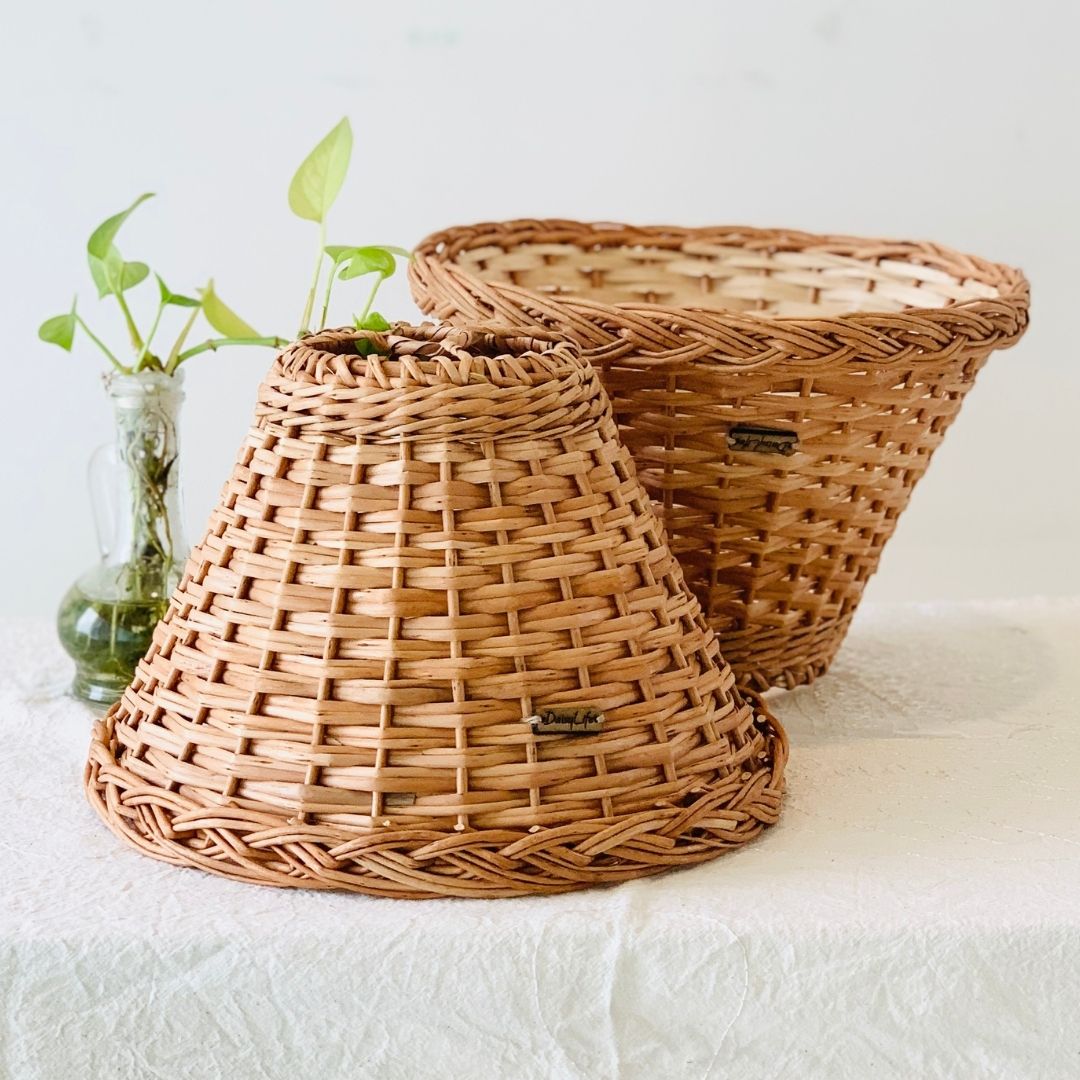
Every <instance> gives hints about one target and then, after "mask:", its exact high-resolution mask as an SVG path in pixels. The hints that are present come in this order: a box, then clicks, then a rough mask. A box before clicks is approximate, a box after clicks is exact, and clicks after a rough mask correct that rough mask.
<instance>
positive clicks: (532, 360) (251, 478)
mask: <svg viewBox="0 0 1080 1080" xmlns="http://www.w3.org/2000/svg"><path fill="white" fill-rule="evenodd" d="M513 333H516V332H513ZM358 337H364V338H366V340H369V341H371V342H373V343H374V344H375V345H376V346H377V347H378V349H379V350H380V352H381V353H385V354H386V355H372V356H368V357H362V356H360V355H358V353H357V350H356V348H355V342H356V340H357V338H358ZM578 732H580V733H578ZM785 757H786V744H785V741H784V737H783V734H782V732H781V731H780V729H779V728H778V727H776V726H775V725H774V724H773V723H772V721H771V720H770V719H769V718H768V717H767V715H766V714H765V713H764V712H763V710H761V709H760V708H755V707H753V706H752V705H751V704H749V703H748V702H747V701H746V700H745V699H744V698H743V697H742V696H741V695H740V693H739V691H738V690H737V689H736V688H735V678H734V675H733V673H732V671H731V669H730V668H729V667H727V666H726V664H724V662H723V660H722V659H721V658H720V656H719V653H718V649H717V644H716V639H715V637H714V635H713V633H712V631H711V630H709V629H708V628H707V627H706V626H705V623H704V620H703V618H702V616H701V611H700V608H699V606H698V603H697V601H696V600H695V599H694V598H693V596H692V595H691V594H690V593H689V592H688V591H687V590H686V587H685V585H684V582H683V578H682V573H681V571H680V569H679V566H678V563H677V562H676V560H675V559H674V558H673V556H672V555H671V553H670V552H669V550H668V548H667V546H666V545H665V543H664V541H663V537H662V532H661V529H660V526H659V524H658V522H657V520H656V518H655V516H654V513H653V510H652V508H651V506H650V503H649V500H648V497H647V496H646V495H645V493H644V490H643V489H642V487H641V485H640V484H639V482H638V480H637V479H636V477H635V474H634V467H633V465H632V463H631V460H630V457H629V455H628V453H627V451H626V450H625V449H624V448H623V447H622V445H621V444H620V443H619V441H618V437H617V433H616V428H615V424H614V421H613V420H612V416H611V410H610V405H609V403H608V400H607V397H606V395H605V394H604V391H603V390H602V388H601V385H600V382H599V379H598V377H597V375H596V373H595V371H594V369H593V368H592V367H591V366H589V365H588V364H587V363H585V362H583V361H582V360H581V359H580V357H579V354H578V351H577V349H576V347H574V346H572V345H569V344H565V343H562V344H558V343H555V344H553V343H551V342H550V341H546V340H537V339H532V338H523V337H518V336H500V335H498V334H496V333H491V332H480V331H466V330H462V329H455V328H450V327H443V328H438V329H437V328H434V327H431V326H427V327H420V328H412V327H405V326H401V327H398V328H396V329H395V331H394V332H393V333H392V334H390V335H389V336H388V337H384V336H381V335H357V334H354V333H351V332H346V331H330V332H324V333H322V334H320V335H318V336H316V337H309V338H307V339H305V340H303V341H302V342H300V343H298V344H296V345H293V346H292V347H291V348H289V349H288V350H286V351H285V352H284V353H282V355H281V356H280V357H279V358H278V359H277V361H276V362H275V363H274V365H273V367H272V369H271V371H270V374H269V376H268V378H267V379H266V381H265V383H264V384H263V386H262V387H261V389H260V393H259V403H258V408H257V411H256V421H255V425H254V427H253V428H252V429H251V432H250V434H249V435H248V437H247V439H246V441H245V443H244V445H243V447H242V449H241V453H240V456H239V460H238V462H237V465H236V467H235V469H234V471H233V474H232V477H231V478H230V480H229V482H228V484H227V485H226V488H225V490H224V493H223V496H222V500H221V502H220V504H219V506H218V508H217V509H216V511H215V512H214V514H213V516H212V518H211V521H210V525H209V528H208V531H207V533H206V535H205V537H204V538H203V540H202V542H201V543H200V544H199V546H198V547H196V549H195V550H194V552H193V553H192V556H191V559H190V561H189V563H188V566H187V570H186V573H185V577H184V580H183V581H182V583H181V585H180V586H179V588H178V590H177V592H176V594H175V595H174V596H173V598H172V602H171V606H170V608H169V611H168V614H167V615H166V616H165V618H164V619H163V620H162V622H161V624H160V625H159V626H158V628H157V631H156V633H155V635H154V643H153V646H152V647H151V649H150V651H149V653H148V654H147V656H146V657H145V659H143V660H142V661H141V662H140V664H139V667H138V671H137V674H136V676H135V679H134V681H133V682H132V684H131V686H130V687H129V688H128V690H127V691H126V693H125V694H124V697H123V699H122V700H121V701H120V702H119V703H118V704H117V705H116V706H115V707H114V708H113V709H112V710H111V712H110V713H109V714H108V715H107V716H106V717H105V719H104V720H103V721H102V722H100V723H99V724H98V725H97V727H96V729H95V734H94V741H93V744H92V747H91V755H90V761H89V764H88V767H87V789H88V793H89V796H90V799H91V802H92V803H93V805H94V806H95V807H96V809H97V810H98V812H99V813H100V814H101V815H102V817H103V818H104V820H105V821H106V823H107V824H108V825H109V827H110V828H112V829H113V830H114V831H116V832H117V833H119V834H120V835H121V836H122V837H124V838H125V839H126V840H128V841H129V842H130V843H132V844H134V845H136V846H137V847H138V848H140V849H141V850H143V851H145V852H146V853H147V854H150V855H153V856H155V857H156V858H160V859H165V860H167V861H170V862H174V863H182V864H189V865H193V866H197V867H201V868H203V869H205V870H210V871H214V872H216V873H220V874H227V875H230V876H233V877H237V878H242V879H244V880H247V881H252V882H259V883H265V884H271V885H290V886H301V887H310V888H336V889H352V890H357V891H361V892H369V893H375V894H379V895H384V896H401V897H424V896H468V897H482V896H510V895H515V894H520V893H529V892H560V891H564V890H567V889H574V888H579V887H582V886H585V885H590V884H595V883H600V882H615V881H621V880H623V879H626V878H630V877H635V876H638V875H644V874H653V873H656V872H658V871H660V870H663V869H665V868H667V867H674V866H682V865H686V864H690V863H696V862H700V861H703V860H705V859H710V858H713V857H714V856H716V855H719V854H721V853H722V852H724V851H726V850H728V849H730V848H732V847H735V846H736V845H738V844H741V843H743V842H744V841H747V840H750V839H752V838H753V837H755V836H757V835H758V834H759V833H760V832H761V831H762V829H763V828H764V827H765V826H767V825H770V824H772V823H773V822H774V821H775V820H776V817H777V814H778V811H779V806H780V797H781V787H782V774H783V767H784V760H785Z"/></svg>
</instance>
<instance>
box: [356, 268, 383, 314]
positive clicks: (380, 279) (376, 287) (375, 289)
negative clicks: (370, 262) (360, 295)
mask: <svg viewBox="0 0 1080 1080" xmlns="http://www.w3.org/2000/svg"><path fill="white" fill-rule="evenodd" d="M384 280H385V278H384V277H383V276H382V274H376V275H375V284H374V285H373V286H372V287H371V292H370V293H368V298H367V303H366V304H365V305H364V310H363V311H362V312H361V313H360V319H359V321H360V322H363V321H364V320H365V319H366V318H367V317H368V313H369V312H370V311H371V305H372V304H374V303H375V294H376V293H377V292H378V291H379V286H380V285H381V284H382V283H383V281H384Z"/></svg>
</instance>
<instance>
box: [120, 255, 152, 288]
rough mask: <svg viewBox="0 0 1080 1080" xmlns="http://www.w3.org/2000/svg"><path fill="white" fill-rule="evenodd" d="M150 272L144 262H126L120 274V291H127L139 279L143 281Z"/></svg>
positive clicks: (136, 283)
mask: <svg viewBox="0 0 1080 1080" xmlns="http://www.w3.org/2000/svg"><path fill="white" fill-rule="evenodd" d="M149 273H150V267H149V266H147V265H146V263H141V262H130V263H129V262H126V263H124V268H123V270H122V271H121V274H120V291H121V292H127V291H128V289H131V288H134V287H135V286H136V285H138V284H139V282H141V281H145V280H146V277H147V275H148V274H149Z"/></svg>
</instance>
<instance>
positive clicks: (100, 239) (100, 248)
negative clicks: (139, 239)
mask: <svg viewBox="0 0 1080 1080" xmlns="http://www.w3.org/2000/svg"><path fill="white" fill-rule="evenodd" d="M153 197H154V193H153V192H152V191H149V192H147V193H146V194H145V195H140V196H139V197H138V198H137V199H136V200H135V201H134V202H133V203H132V204H131V205H130V206H129V207H128V208H127V209H126V210H122V211H121V212H120V213H119V214H113V216H112V217H111V218H107V219H106V220H105V221H103V222H102V223H101V224H100V225H99V226H98V227H97V228H96V229H95V230H94V231H93V232H92V233H91V234H90V239H89V240H88V241H87V242H86V251H87V253H88V254H89V255H92V256H93V257H94V258H95V259H101V260H104V259H105V258H106V257H107V256H108V254H109V249H110V248H111V247H112V246H113V241H114V240H115V239H116V234H117V233H118V232H119V231H120V226H121V225H123V224H124V222H125V221H127V219H128V218H129V217H130V216H131V214H132V212H133V211H134V210H135V209H136V208H137V207H138V206H139V205H141V204H142V203H144V202H146V200H147V199H152V198H153ZM144 276H145V275H144Z"/></svg>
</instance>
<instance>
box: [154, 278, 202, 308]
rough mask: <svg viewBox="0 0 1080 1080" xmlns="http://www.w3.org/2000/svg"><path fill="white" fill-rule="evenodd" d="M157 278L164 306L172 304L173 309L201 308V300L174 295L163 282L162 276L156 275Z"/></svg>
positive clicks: (178, 294)
mask: <svg viewBox="0 0 1080 1080" xmlns="http://www.w3.org/2000/svg"><path fill="white" fill-rule="evenodd" d="M154 277H156V278H157V283H158V292H159V293H160V294H161V302H162V303H163V304H171V305H172V306H173V307H187V308H192V307H199V306H200V305H201V304H202V301H201V300H196V299H195V298H194V297H193V296H181V294H180V293H174V292H173V291H172V289H170V288H169V286H168V285H166V284H165V282H164V281H162V280H161V275H160V274H155V275H154Z"/></svg>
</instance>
